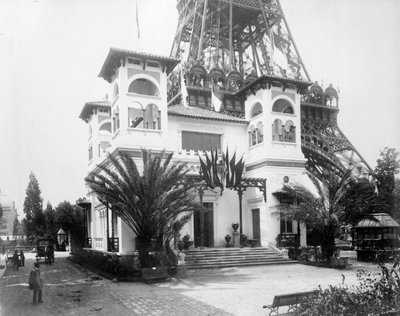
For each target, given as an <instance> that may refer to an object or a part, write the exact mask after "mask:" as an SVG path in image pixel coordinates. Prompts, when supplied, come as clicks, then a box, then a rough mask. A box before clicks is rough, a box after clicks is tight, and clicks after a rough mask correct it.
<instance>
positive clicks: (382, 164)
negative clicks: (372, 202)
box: [375, 147, 400, 215]
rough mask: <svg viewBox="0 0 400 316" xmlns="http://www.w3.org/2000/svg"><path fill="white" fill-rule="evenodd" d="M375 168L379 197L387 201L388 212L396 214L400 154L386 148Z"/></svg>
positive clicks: (380, 154)
mask: <svg viewBox="0 0 400 316" xmlns="http://www.w3.org/2000/svg"><path fill="white" fill-rule="evenodd" d="M379 157H380V158H378V159H377V161H376V162H377V165H376V167H375V175H376V180H377V185H378V191H379V195H380V196H381V197H382V198H383V199H384V200H385V203H386V212H387V213H389V214H391V215H393V213H394V195H393V191H394V188H395V175H396V174H398V173H399V168H400V160H399V159H398V157H399V152H398V151H397V150H396V149H394V148H389V147H385V148H384V149H383V150H381V151H380V153H379Z"/></svg>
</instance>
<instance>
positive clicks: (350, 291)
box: [296, 265, 400, 316]
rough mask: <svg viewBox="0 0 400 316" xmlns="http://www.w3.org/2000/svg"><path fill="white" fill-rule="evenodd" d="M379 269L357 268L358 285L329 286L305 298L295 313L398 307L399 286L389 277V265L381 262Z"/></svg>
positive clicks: (330, 315) (329, 315)
mask: <svg viewBox="0 0 400 316" xmlns="http://www.w3.org/2000/svg"><path fill="white" fill-rule="evenodd" d="M380 267H381V272H380V273H372V272H365V271H363V270H359V271H357V278H358V281H359V284H358V285H355V286H348V285H345V284H344V280H345V278H344V276H343V282H342V284H340V285H339V286H332V285H331V286H329V287H328V288H327V289H325V290H322V289H321V288H320V293H319V294H318V295H317V296H316V297H312V298H307V299H305V300H304V301H303V302H302V303H301V304H300V306H299V308H298V309H297V311H296V312H297V314H298V315H307V316H319V315H325V316H336V315H352V316H353V315H354V316H361V315H363V316H364V315H368V316H374V315H381V314H382V313H386V312H388V311H390V310H393V309H399V308H400V306H399V305H398V302H400V289H399V286H398V285H396V283H395V282H393V280H392V279H391V276H390V273H389V272H388V269H387V268H386V267H385V266H383V265H381V266H380Z"/></svg>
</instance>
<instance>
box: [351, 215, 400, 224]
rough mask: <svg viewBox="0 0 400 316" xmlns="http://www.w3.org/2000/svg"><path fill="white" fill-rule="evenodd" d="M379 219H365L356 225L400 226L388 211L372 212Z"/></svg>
mask: <svg viewBox="0 0 400 316" xmlns="http://www.w3.org/2000/svg"><path fill="white" fill-rule="evenodd" d="M371 215H372V216H373V217H375V219H376V220H377V221H373V220H371V219H363V220H362V221H361V222H359V223H358V225H357V226H356V227H400V225H399V224H398V223H397V222H396V221H395V220H394V219H393V218H392V217H391V216H390V215H389V214H387V213H376V214H371Z"/></svg>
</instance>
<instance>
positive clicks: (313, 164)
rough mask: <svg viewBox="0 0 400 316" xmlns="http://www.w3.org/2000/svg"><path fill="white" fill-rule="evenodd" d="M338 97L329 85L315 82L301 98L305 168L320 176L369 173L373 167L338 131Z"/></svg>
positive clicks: (322, 177)
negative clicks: (350, 171)
mask: <svg viewBox="0 0 400 316" xmlns="http://www.w3.org/2000/svg"><path fill="white" fill-rule="evenodd" d="M338 104H339V96H338V93H337V91H336V90H335V89H334V88H333V87H332V85H329V87H328V88H327V89H325V91H324V90H323V89H322V87H321V86H320V85H318V83H315V84H314V85H312V86H311V87H310V88H309V89H308V90H307V91H306V92H304V93H303V94H302V98H301V145H302V151H303V153H304V155H305V157H306V158H307V163H306V168H307V170H308V171H310V172H311V173H312V174H313V175H315V176H316V177H318V178H319V179H328V178H329V175H330V174H332V173H334V174H336V175H338V176H339V177H342V176H343V175H344V174H345V172H346V171H347V170H349V169H352V170H353V174H354V175H355V176H357V177H359V176H367V175H370V174H372V172H373V171H372V169H371V167H370V166H369V165H368V163H367V162H366V161H365V160H364V159H363V157H362V156H361V155H360V153H359V152H358V151H357V150H356V148H355V147H354V146H353V145H352V144H351V143H350V141H349V140H348V139H347V137H346V136H345V135H344V134H343V132H342V131H341V130H340V128H339V126H338V123H337V114H338V112H339V108H338Z"/></svg>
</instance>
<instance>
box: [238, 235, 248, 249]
mask: <svg viewBox="0 0 400 316" xmlns="http://www.w3.org/2000/svg"><path fill="white" fill-rule="evenodd" d="M240 244H241V245H242V246H243V247H245V246H247V236H246V235H245V234H241V235H240Z"/></svg>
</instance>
